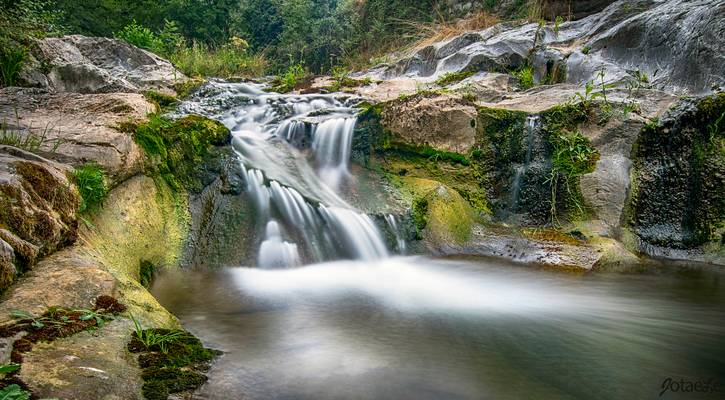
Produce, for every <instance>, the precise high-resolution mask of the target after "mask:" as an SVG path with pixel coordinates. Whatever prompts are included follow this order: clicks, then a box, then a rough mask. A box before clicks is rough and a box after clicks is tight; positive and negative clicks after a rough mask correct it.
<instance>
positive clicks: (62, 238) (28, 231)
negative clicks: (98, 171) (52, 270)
mask: <svg viewBox="0 0 725 400" xmlns="http://www.w3.org/2000/svg"><path fill="white" fill-rule="evenodd" d="M67 173H68V170H67V169H66V167H65V166H63V165H61V164H57V163H54V162H52V161H50V160H47V159H45V158H42V157H40V156H37V155H35V154H32V153H28V152H26V151H23V150H20V149H18V148H15V147H10V146H0V271H1V272H0V277H1V278H0V289H4V288H6V287H8V285H9V284H10V283H12V281H13V280H14V278H15V276H16V275H17V273H18V272H22V271H24V270H27V269H30V268H32V266H33V265H34V264H35V261H36V260H37V259H38V258H39V257H43V256H45V255H47V254H50V253H52V252H54V251H56V250H58V249H60V248H62V247H64V246H66V245H69V244H71V243H73V242H74V241H75V240H76V237H77V227H78V221H77V219H76V211H77V210H78V206H79V204H80V199H79V196H78V192H77V190H76V189H75V187H74V186H73V185H72V184H71V182H70V181H69V180H68V178H67ZM8 260H11V262H10V263H8Z"/></svg>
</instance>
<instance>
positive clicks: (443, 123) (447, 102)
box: [380, 95, 476, 154]
mask: <svg viewBox="0 0 725 400" xmlns="http://www.w3.org/2000/svg"><path fill="white" fill-rule="evenodd" d="M380 115H381V123H382V125H383V127H384V128H385V129H386V130H387V131H389V132H390V133H391V134H392V138H391V139H392V140H393V141H397V142H401V143H404V144H408V145H411V146H430V147H432V148H434V149H436V150H441V151H450V152H458V153H463V154H465V153H468V152H469V150H470V149H471V148H472V146H473V145H474V143H475V141H476V108H475V107H473V106H472V105H471V104H470V103H468V102H466V101H464V100H462V99H460V98H457V97H454V96H450V95H443V96H435V97H430V96H426V95H415V96H412V97H411V98H407V99H401V100H395V101H392V102H390V103H386V104H385V105H384V106H383V108H382V111H381V113H380Z"/></svg>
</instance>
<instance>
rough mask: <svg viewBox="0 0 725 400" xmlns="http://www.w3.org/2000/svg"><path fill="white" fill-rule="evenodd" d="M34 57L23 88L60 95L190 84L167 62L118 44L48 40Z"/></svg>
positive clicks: (90, 39) (24, 74) (95, 39)
mask: <svg viewBox="0 0 725 400" xmlns="http://www.w3.org/2000/svg"><path fill="white" fill-rule="evenodd" d="M31 54H32V56H33V57H34V59H35V62H34V63H31V69H26V70H24V71H23V72H22V73H21V80H24V82H23V83H25V84H26V85H29V86H36V87H42V88H47V89H50V90H53V91H58V92H78V93H113V92H125V93H135V92H141V91H145V90H151V89H153V90H165V91H170V92H173V86H174V84H175V83H179V82H183V81H185V80H186V77H185V76H184V75H183V74H182V73H181V72H179V71H178V70H176V68H174V67H173V65H171V63H169V62H168V61H166V60H164V59H162V58H160V57H158V56H156V55H155V54H152V53H150V52H148V51H146V50H142V49H139V48H137V47H135V46H132V45H130V44H128V43H126V42H124V41H121V40H117V39H109V38H101V37H85V36H81V35H70V36H63V37H60V38H45V39H40V40H37V41H36V42H35V43H34V44H33V47H32V49H31ZM33 64H35V65H37V66H38V67H39V68H35V69H34V68H32V65H33Z"/></svg>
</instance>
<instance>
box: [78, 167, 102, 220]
mask: <svg viewBox="0 0 725 400" xmlns="http://www.w3.org/2000/svg"><path fill="white" fill-rule="evenodd" d="M73 177H74V178H75V183H76V186H77V187H78V193H80V195H81V204H80V208H79V209H78V211H79V212H84V211H87V210H94V209H95V208H96V207H98V206H100V205H101V203H103V200H104V199H105V198H106V195H107V194H108V186H107V185H106V173H105V172H104V171H103V168H101V167H100V166H99V165H98V164H96V163H88V164H85V165H83V166H81V167H79V168H76V170H75V171H73Z"/></svg>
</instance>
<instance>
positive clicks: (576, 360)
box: [152, 82, 725, 399]
mask: <svg viewBox="0 0 725 400" xmlns="http://www.w3.org/2000/svg"><path fill="white" fill-rule="evenodd" d="M355 103H356V99H354V98H350V97H345V96H335V95H279V94H271V93H265V92H263V91H262V90H261V86H259V85H254V84H241V83H239V84H233V83H220V82H216V83H212V84H210V85H208V86H207V87H205V88H204V89H203V90H202V91H201V92H200V93H199V94H197V95H196V96H195V97H193V98H192V99H191V100H190V101H187V102H185V103H184V104H183V105H182V106H181V112H182V113H192V112H193V113H199V114H203V115H207V116H210V117H213V118H216V119H218V120H220V121H223V122H224V123H225V124H226V125H227V126H228V127H229V128H230V129H231V131H232V134H233V141H232V145H233V146H234V149H235V150H236V152H237V154H238V156H239V159H240V163H241V164H242V166H243V169H244V173H245V178H246V187H247V190H246V192H247V193H245V194H244V195H245V196H248V198H249V200H250V201H251V202H252V203H253V204H254V205H255V207H256V211H257V212H256V218H257V221H256V223H257V229H258V235H257V236H258V238H259V240H258V243H257V248H258V254H257V257H256V260H254V261H253V262H250V263H249V264H251V265H240V266H238V267H229V268H222V269H216V270H206V269H193V268H192V269H190V270H184V271H167V272H165V273H163V274H161V275H160V276H159V277H158V278H157V279H156V282H155V283H154V285H153V287H152V292H153V294H154V296H155V297H156V298H157V299H158V300H159V301H160V302H161V304H163V305H164V306H165V307H166V308H167V309H169V310H170V311H171V312H172V313H174V314H175V315H177V316H178V317H179V319H180V320H181V321H182V323H183V324H184V327H185V328H186V329H188V330H189V331H191V332H192V333H194V334H195V335H197V336H198V337H199V338H201V339H202V340H203V341H204V342H205V344H207V345H209V346H210V347H213V348H216V349H219V350H222V351H223V352H224V354H223V355H222V356H221V357H220V358H219V359H218V360H217V361H216V362H215V363H214V364H213V366H212V369H211V371H210V372H209V378H210V380H209V382H208V383H207V384H206V385H205V386H204V387H203V388H202V390H201V392H200V393H199V395H198V396H199V398H202V399H482V398H490V399H520V398H536V399H569V398H571V399H581V398H587V399H595V398H596V399H622V398H656V397H657V396H658V395H659V394H660V392H661V391H662V390H663V388H662V385H663V382H664V381H665V380H666V379H667V378H672V379H677V380H679V379H685V380H689V381H693V382H694V381H706V380H708V379H711V378H712V379H714V380H715V381H717V382H720V384H721V385H722V384H725V380H724V378H725V346H723V337H724V336H723V334H725V291H723V289H722V288H721V287H720V281H721V278H722V277H723V274H722V272H720V271H719V270H717V269H714V268H710V267H707V266H700V265H685V264H677V265H675V264H674V263H670V264H667V265H664V264H663V265H659V264H658V265H657V266H656V267H653V268H651V269H650V270H648V272H647V273H641V274H596V275H584V276H581V275H570V274H564V273H556V272H551V271H544V270H540V269H535V268H531V267H527V266H522V265H514V264H509V263H508V262H506V261H504V260H500V259H488V258H480V259H460V258H459V259H452V258H448V259H443V258H432V257H425V256H408V257H406V256H401V255H400V254H401V253H403V252H404V249H405V248H406V243H405V240H404V238H402V235H399V234H398V233H397V232H395V230H396V229H397V222H396V216H395V215H393V214H385V213H384V212H381V211H380V210H372V211H374V212H376V213H378V214H383V215H384V218H379V219H374V218H372V217H371V216H369V215H368V214H366V212H371V210H363V207H361V206H360V205H359V204H357V203H356V202H355V201H352V200H351V199H352V198H353V197H354V196H351V193H355V192H356V187H357V186H356V185H357V180H356V176H355V175H354V174H353V173H351V170H350V168H351V167H350V165H349V157H350V145H351V141H352V136H353V132H354V127H355V120H356V116H355V114H356V111H355V109H354V105H355ZM533 123H534V121H532V122H531V124H533ZM528 162H529V159H528V157H527V160H526V163H527V164H528ZM526 166H527V165H524V166H522V168H521V174H524V173H525V168H526ZM513 196H514V197H513V198H512V201H516V198H515V196H516V195H515V194H514V195H513ZM380 221H383V222H382V224H386V225H387V226H385V227H383V226H381V225H380V224H381V222H380ZM383 229H391V230H393V233H394V234H395V235H394V236H395V237H396V241H395V243H392V244H391V243H386V241H385V240H384V239H383V237H384V235H382V234H381V232H382V230H383ZM240 264H242V263H240ZM721 390H725V389H721ZM678 395H681V393H675V392H673V391H672V390H669V391H665V393H663V395H662V398H675V396H678ZM687 395H688V397H687V398H698V397H697V396H699V395H702V396H704V397H703V398H715V397H716V396H715V397H713V396H712V394H710V397H707V395H705V394H698V393H688V394H687Z"/></svg>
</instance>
